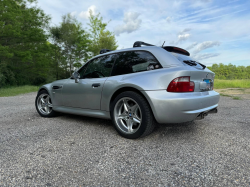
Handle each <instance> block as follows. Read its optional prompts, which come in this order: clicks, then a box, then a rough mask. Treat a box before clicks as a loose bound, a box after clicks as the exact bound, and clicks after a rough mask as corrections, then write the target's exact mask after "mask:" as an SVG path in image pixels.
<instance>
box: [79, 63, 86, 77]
mask: <svg viewBox="0 0 250 187" xmlns="http://www.w3.org/2000/svg"><path fill="white" fill-rule="evenodd" d="M87 66H88V64H85V65H84V66H83V67H82V68H81V69H79V70H78V73H79V74H80V78H82V77H83V74H84V73H85V71H86V69H87Z"/></svg>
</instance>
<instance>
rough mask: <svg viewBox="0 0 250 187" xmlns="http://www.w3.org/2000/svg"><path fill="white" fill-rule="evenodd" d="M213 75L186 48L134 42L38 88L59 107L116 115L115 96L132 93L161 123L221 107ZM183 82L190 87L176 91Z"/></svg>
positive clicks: (54, 107) (102, 115) (55, 108)
mask: <svg viewBox="0 0 250 187" xmlns="http://www.w3.org/2000/svg"><path fill="white" fill-rule="evenodd" d="M139 44H140V43H139ZM141 44H145V43H143V42H141ZM98 63H99V64H98ZM124 64H125V65H124ZM91 68H92V69H91ZM90 70H91V72H88V71H90ZM214 76H215V74H214V73H213V72H212V71H210V70H209V69H208V68H206V67H205V66H204V65H202V64H200V63H198V62H195V61H194V60H193V59H192V58H191V57H189V53H188V52H187V51H185V50H183V49H180V48H177V47H157V46H151V45H149V44H148V46H145V47H143V46H142V45H140V46H138V47H137V46H135V45H134V47H133V48H129V49H122V50H117V51H108V52H106V53H103V54H100V55H97V56H95V57H94V58H92V59H90V60H89V61H88V62H87V63H85V64H84V65H83V66H82V68H80V69H79V70H78V72H77V73H76V75H75V77H74V75H73V76H72V77H70V78H68V79H64V80H58V81H55V82H52V83H50V84H46V85H43V86H42V87H41V88H40V89H39V91H38V93H39V92H40V91H43V90H44V91H46V92H47V93H48V95H49V96H50V106H51V110H53V111H55V112H63V113H71V114H77V115H84V116H91V117H98V118H106V119H112V114H113V113H112V111H111V108H112V102H114V100H115V99H116V97H117V96H118V95H119V94H122V93H124V92H134V93H136V94H138V95H140V96H141V97H142V98H143V99H144V100H145V103H147V104H148V106H149V107H150V109H151V112H152V115H153V118H154V120H155V121H156V122H157V123H161V124H164V123H182V122H188V121H192V120H195V119H196V118H197V117H200V118H203V117H204V116H206V115H207V114H208V113H209V112H211V113H214V112H217V106H218V102H219V98H220V95H219V93H217V92H216V91H214V90H213V81H214ZM176 78H178V79H176ZM188 80H189V81H188ZM175 81H176V82H175ZM178 81H179V82H178ZM188 82H189V83H188ZM170 84H172V86H173V87H172V88H173V89H172V91H171V90H170V89H171V88H169V86H170ZM182 84H183V85H184V87H185V86H186V85H188V88H186V87H185V89H191V91H185V90H184V91H183V90H180V91H178V88H176V89H177V91H176V90H174V89H175V86H176V85H177V86H178V85H182ZM183 89H184V88H183ZM168 90H170V91H168ZM131 101H132V103H133V102H135V103H136V102H137V101H136V99H134V100H133V99H132V100H131ZM52 104H53V105H52ZM137 104H138V106H139V105H140V104H139V103H137ZM132 105H133V104H132ZM125 108H126V107H125ZM139 108H140V107H139ZM123 110H124V109H123ZM44 117H46V115H45V116H44ZM125 137H126V136H125ZM138 137H139V136H138ZM127 138H130V137H128V136H127Z"/></svg>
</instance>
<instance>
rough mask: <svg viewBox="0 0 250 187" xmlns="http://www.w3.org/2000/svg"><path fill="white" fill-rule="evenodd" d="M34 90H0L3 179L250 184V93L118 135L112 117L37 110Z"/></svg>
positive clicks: (0, 182)
mask: <svg viewBox="0 0 250 187" xmlns="http://www.w3.org/2000/svg"><path fill="white" fill-rule="evenodd" d="M35 97H36V93H29V94H24V95H19V96H14V97H0V129H1V130H0V186H1V187H2V186H250V112H249V111H250V100H233V99H232V98H229V97H221V99H220V103H219V107H218V110H219V112H218V113H217V114H211V115H208V116H207V117H206V118H205V119H204V120H200V121H194V122H190V123H182V124H166V125H159V127H158V128H157V129H156V130H155V131H154V132H153V133H152V134H151V135H149V136H146V137H144V138H141V139H137V140H129V139H125V138H122V137H121V136H119V135H118V134H117V133H116V131H115V130H114V128H113V126H112V123H111V121H110V120H103V119H97V118H90V117H84V116H76V115H68V114H62V115H59V116H58V117H55V118H42V117H40V116H39V114H38V113H37V112H36V109H35V104H34V102H35Z"/></svg>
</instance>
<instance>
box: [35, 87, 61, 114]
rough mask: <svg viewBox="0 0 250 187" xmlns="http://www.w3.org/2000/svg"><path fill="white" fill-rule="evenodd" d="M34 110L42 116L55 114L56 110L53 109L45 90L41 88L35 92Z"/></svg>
mask: <svg viewBox="0 0 250 187" xmlns="http://www.w3.org/2000/svg"><path fill="white" fill-rule="evenodd" d="M36 110H37V112H38V113H39V114H40V116H42V117H53V116H55V114H56V112H55V111H53V105H52V101H51V98H50V95H49V94H48V92H47V91H45V90H42V91H40V92H39V93H38V94H37V97H36Z"/></svg>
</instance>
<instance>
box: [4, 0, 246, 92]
mask: <svg viewBox="0 0 250 187" xmlns="http://www.w3.org/2000/svg"><path fill="white" fill-rule="evenodd" d="M0 2H1V3H0V88H1V87H5V86H12V85H27V84H29V85H41V84H44V83H47V82H52V81H54V80H58V79H63V78H68V77H69V76H70V75H71V73H72V72H73V71H74V70H75V69H76V68H79V67H81V66H82V64H83V63H84V62H86V61H87V60H88V59H90V58H91V57H93V56H95V55H97V54H99V52H100V50H101V49H105V48H106V49H111V50H116V49H117V47H118V45H117V41H116V38H115V35H114V34H113V33H112V32H110V31H109V30H107V24H108V23H106V22H104V21H103V18H102V16H101V15H100V13H99V14H97V15H93V13H92V12H91V11H90V16H89V20H88V24H87V25H86V26H83V25H82V24H81V22H79V21H78V20H77V18H76V17H74V16H72V15H70V14H67V15H64V16H62V20H61V23H60V24H58V25H55V26H51V23H50V21H51V18H50V16H48V15H46V14H45V13H44V11H43V10H41V9H40V8H38V7H37V6H36V0H1V1H0ZM209 69H210V70H212V71H213V72H215V73H216V78H218V79H250V66H247V67H245V66H238V67H236V66H235V65H232V64H229V65H224V64H213V65H212V66H211V67H209Z"/></svg>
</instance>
